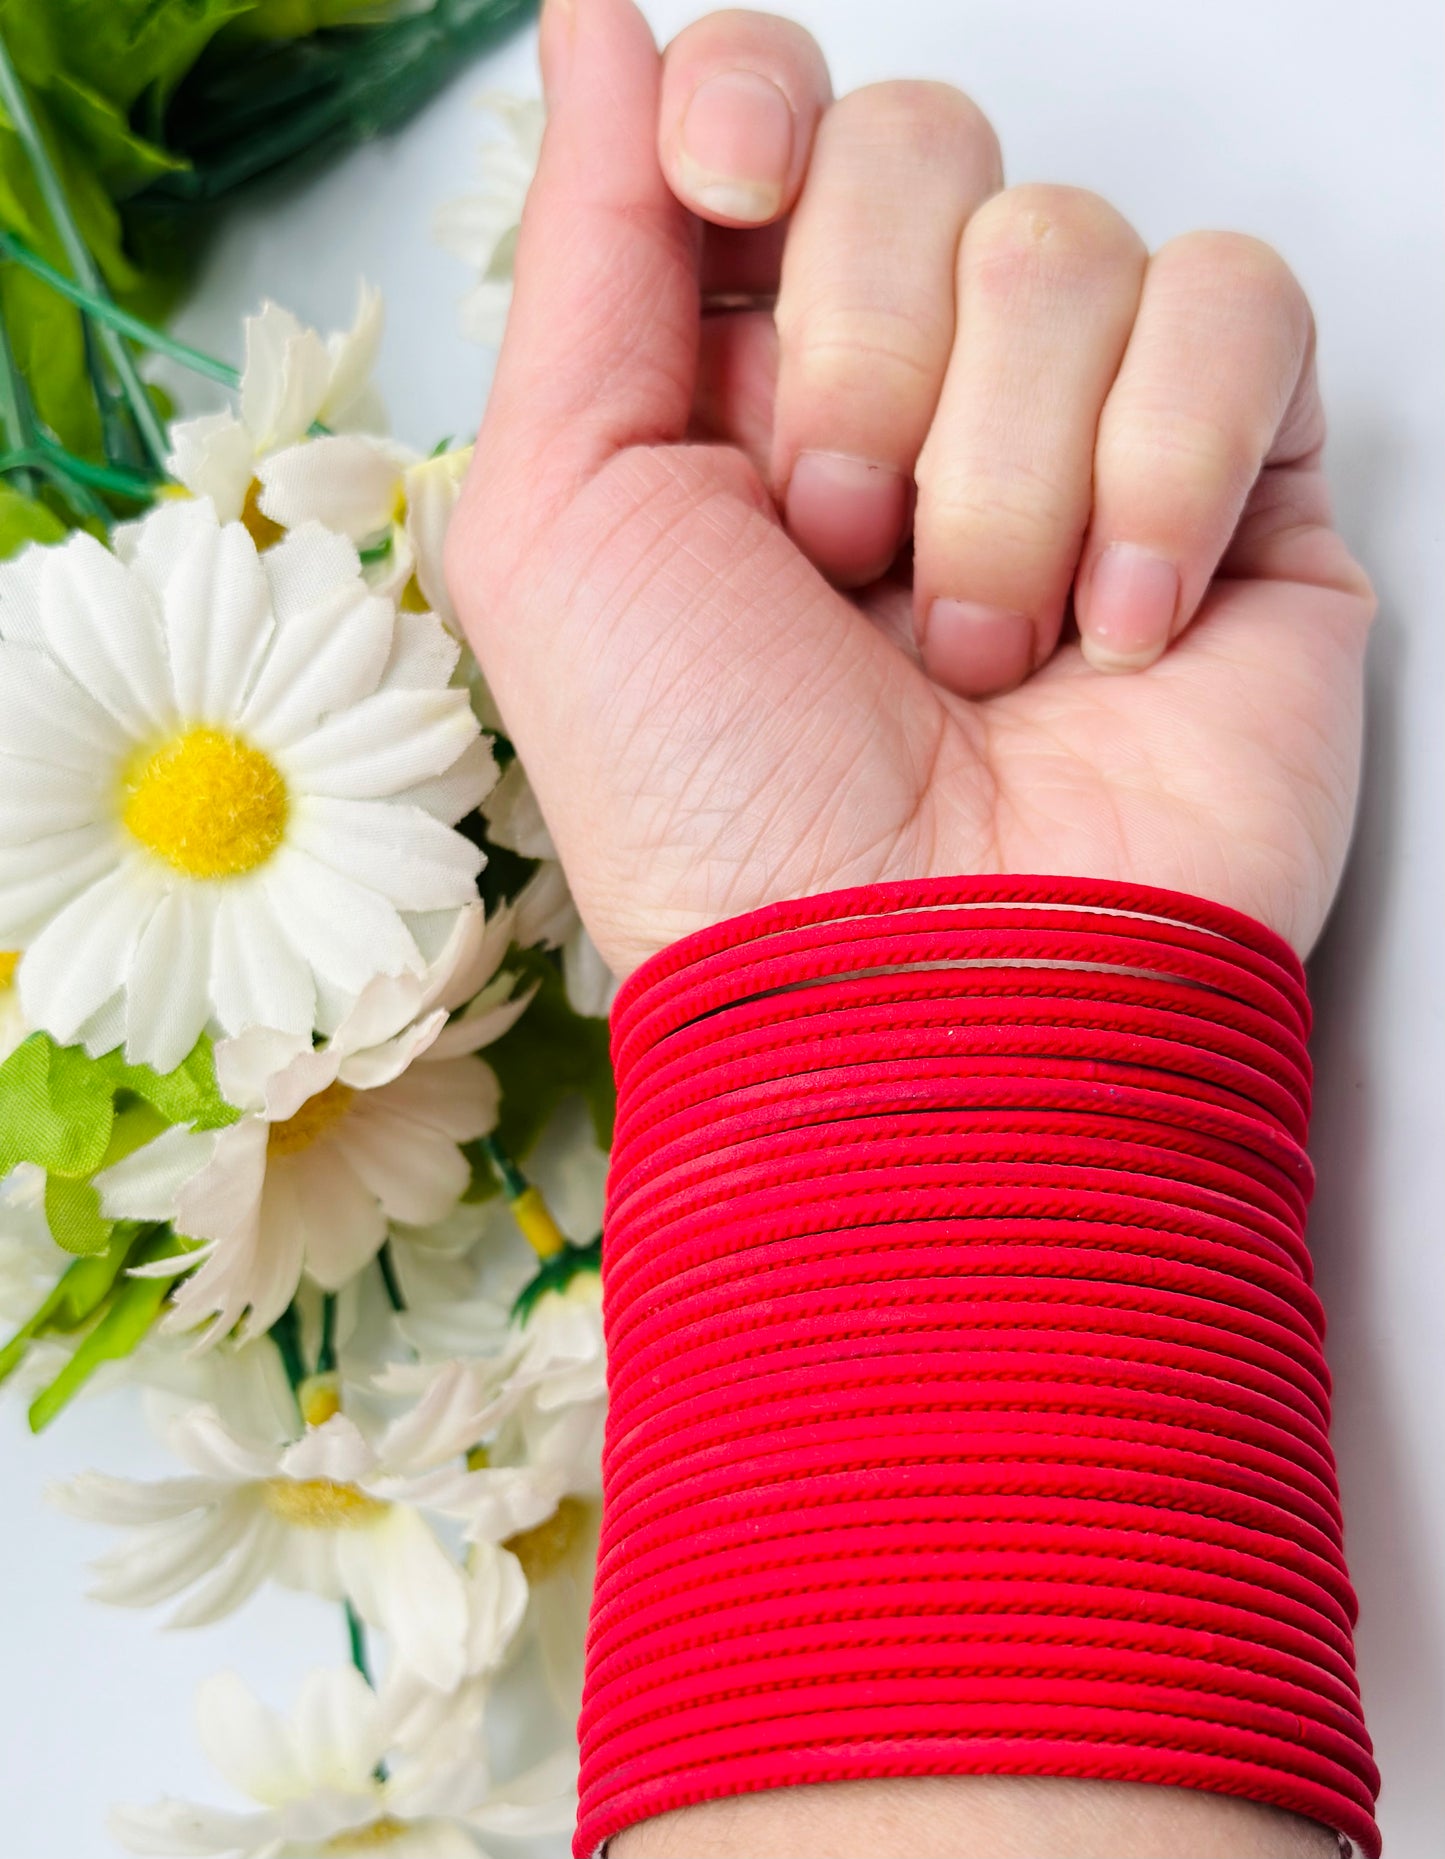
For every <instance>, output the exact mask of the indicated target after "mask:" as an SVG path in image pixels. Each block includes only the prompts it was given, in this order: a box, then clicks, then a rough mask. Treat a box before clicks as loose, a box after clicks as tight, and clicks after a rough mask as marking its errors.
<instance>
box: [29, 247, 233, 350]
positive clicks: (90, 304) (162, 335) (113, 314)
mask: <svg viewBox="0 0 1445 1859" xmlns="http://www.w3.org/2000/svg"><path fill="white" fill-rule="evenodd" d="M0 258H9V259H13V260H14V262H15V263H16V264H17V265H19V266H20V267H21V268H22V269H23V270H25V271H29V272H31V273H32V274H33V275H34V276H35V277H37V278H41V279H43V280H44V281H45V283H47V284H48V285H49V286H50V288H51V289H52V290H53V291H55V292H56V293H57V294H58V295H59V296H61V297H65V298H68V299H69V301H70V302H71V303H74V304H78V305H79V306H80V308H81V309H82V310H84V311H85V313H86V315H87V316H89V317H90V318H92V320H93V321H95V322H97V323H102V324H104V326H105V327H106V328H107V329H113V330H114V331H115V332H116V334H117V335H122V336H129V337H130V339H131V341H132V342H138V343H139V344H140V346H141V347H142V348H144V349H151V350H153V351H154V353H155V354H157V355H164V356H166V357H167V358H168V359H169V360H171V361H173V362H178V363H179V364H180V366H181V367H183V368H189V369H190V371H191V373H192V374H200V375H204V376H205V377H206V379H207V380H208V381H219V382H220V383H221V385H222V387H239V386H240V385H241V371H240V369H239V368H233V367H232V366H231V364H230V363H229V362H226V361H217V359H216V357H215V356H214V355H207V354H206V353H205V351H204V350H202V349H193V348H192V347H191V345H190V343H189V342H181V341H179V340H178V339H177V338H176V337H175V336H169V335H167V334H166V332H165V331H164V330H163V329H153V328H152V327H151V325H150V324H149V323H147V322H144V321H143V320H142V319H141V318H140V317H138V316H132V315H131V313H130V311H129V310H122V309H121V307H120V305H119V304H118V303H113V302H112V301H111V300H110V298H109V297H97V296H95V295H94V294H93V293H92V292H91V291H88V290H85V289H84V288H83V287H82V286H81V285H79V284H77V283H76V282H75V280H74V279H73V278H68V277H66V275H65V273H64V272H63V271H57V270H56V269H55V266H54V265H49V264H47V263H46V262H45V260H44V259H43V258H42V257H41V256H40V254H39V253H38V252H32V251H31V249H30V247H29V246H28V245H26V244H25V242H24V240H23V239H18V238H17V237H16V236H15V234H14V233H13V232H0Z"/></svg>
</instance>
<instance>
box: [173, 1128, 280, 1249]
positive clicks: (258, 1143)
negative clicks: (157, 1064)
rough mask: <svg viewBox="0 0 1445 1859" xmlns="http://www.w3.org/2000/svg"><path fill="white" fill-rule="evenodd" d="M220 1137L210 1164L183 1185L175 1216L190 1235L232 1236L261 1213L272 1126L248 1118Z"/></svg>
mask: <svg viewBox="0 0 1445 1859" xmlns="http://www.w3.org/2000/svg"><path fill="white" fill-rule="evenodd" d="M214 1137H215V1147H214V1149H213V1150H212V1152H211V1156H210V1159H209V1160H208V1161H207V1163H206V1166H205V1168H204V1169H201V1170H200V1171H198V1172H197V1173H196V1174H194V1175H192V1176H191V1177H190V1179H189V1180H188V1181H187V1182H186V1183H185V1184H184V1186H183V1187H181V1188H180V1189H178V1190H177V1193H176V1202H175V1208H176V1210H175V1213H174V1215H173V1216H172V1218H173V1219H174V1220H175V1223H176V1227H177V1230H178V1231H180V1232H182V1233H184V1234H185V1235H186V1236H187V1238H189V1239H219V1240H227V1241H229V1240H232V1239H233V1238H235V1237H236V1235H238V1234H241V1233H244V1232H245V1231H246V1230H247V1229H248V1228H249V1227H250V1226H251V1224H252V1222H253V1221H254V1218H255V1212H256V1208H257V1206H258V1204H259V1202H260V1198H261V1184H262V1182H263V1181H264V1179H265V1174H266V1138H267V1125H266V1124H265V1122H264V1121H263V1120H262V1119H261V1118H260V1117H255V1116H251V1117H242V1119H241V1121H240V1122H239V1123H233V1124H231V1125H230V1127H229V1128H228V1129H224V1130H219V1131H216V1132H214ZM157 1140H159V1138H157Z"/></svg>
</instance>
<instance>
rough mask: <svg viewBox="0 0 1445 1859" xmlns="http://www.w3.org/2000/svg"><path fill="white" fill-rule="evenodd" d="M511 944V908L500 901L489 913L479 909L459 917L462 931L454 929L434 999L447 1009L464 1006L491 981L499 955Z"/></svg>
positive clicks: (498, 965) (503, 953)
mask: <svg viewBox="0 0 1445 1859" xmlns="http://www.w3.org/2000/svg"><path fill="white" fill-rule="evenodd" d="M511 944H512V907H511V905H510V904H499V905H498V906H497V907H496V909H494V910H493V911H492V912H491V914H490V915H489V916H486V917H483V915H482V913H481V911H480V910H479V909H478V910H474V911H467V912H466V913H465V914H464V915H463V917H462V918H461V934H460V935H457V934H456V933H455V932H454V937H453V940H452V942H451V945H450V946H449V947H448V949H447V951H446V953H445V957H444V960H445V961H446V963H447V967H446V968H445V969H441V964H440V963H439V964H438V967H439V969H441V972H442V973H443V975H444V979H443V981H442V984H441V986H440V987H439V988H438V990H437V993H436V998H437V999H438V1000H440V1002H441V1004H442V1005H443V1006H444V1007H446V1008H447V1009H448V1010H449V1011H452V1012H454V1011H455V1010H456V1009H457V1008H458V1007H461V1006H464V1005H465V1004H466V1003H467V1002H468V1001H469V1000H471V999H472V998H473V996H474V995H477V994H479V993H480V992H481V990H482V989H483V988H484V987H486V985H487V983H488V982H489V981H491V979H492V977H493V976H494V975H495V974H496V972H497V970H498V969H499V968H500V967H501V965H502V958H503V957H504V956H505V955H506V953H507V950H508V949H509V948H510V947H511Z"/></svg>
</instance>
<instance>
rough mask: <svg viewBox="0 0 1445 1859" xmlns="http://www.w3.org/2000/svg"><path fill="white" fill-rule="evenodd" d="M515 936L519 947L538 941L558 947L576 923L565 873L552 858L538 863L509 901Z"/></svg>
mask: <svg viewBox="0 0 1445 1859" xmlns="http://www.w3.org/2000/svg"><path fill="white" fill-rule="evenodd" d="M512 908H513V910H514V911H515V913H516V916H515V926H514V929H515V936H516V941H517V946H518V948H520V949H530V948H531V947H532V946H533V944H534V943H540V944H541V946H542V947H543V948H544V949H556V948H559V947H560V946H561V945H562V944H563V943H564V942H566V940H567V938H568V937H569V936H570V935H571V934H572V932H573V930H574V929H576V927H577V924H578V922H579V920H580V919H579V918H578V915H577V906H576V904H574V903H573V901H572V893H571V892H570V891H569V890H568V888H567V874H566V873H565V872H564V871H563V870H562V867H561V865H560V864H559V863H558V862H557V861H556V860H555V859H548V860H547V861H546V862H545V863H544V864H542V865H539V866H538V868H537V869H536V871H534V872H533V873H532V875H531V877H530V878H529V879H528V880H527V882H526V883H525V884H524V885H523V886H522V888H521V890H520V891H519V892H518V893H517V895H516V897H515V898H514V899H513V901H512Z"/></svg>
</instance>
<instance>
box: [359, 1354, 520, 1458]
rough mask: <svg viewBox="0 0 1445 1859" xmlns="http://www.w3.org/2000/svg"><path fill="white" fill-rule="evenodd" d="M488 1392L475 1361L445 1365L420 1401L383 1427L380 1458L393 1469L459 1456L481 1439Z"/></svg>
mask: <svg viewBox="0 0 1445 1859" xmlns="http://www.w3.org/2000/svg"><path fill="white" fill-rule="evenodd" d="M492 1396H493V1389H492V1385H491V1381H490V1379H489V1378H488V1377H487V1376H486V1375H485V1374H484V1373H483V1372H482V1370H481V1366H480V1365H479V1364H478V1363H475V1362H447V1363H444V1364H443V1366H442V1367H441V1368H440V1369H438V1370H437V1372H436V1373H435V1374H434V1375H433V1376H432V1378H431V1380H430V1382H429V1383H428V1384H427V1386H426V1387H425V1389H424V1390H423V1392H422V1396H421V1399H420V1400H418V1401H417V1402H415V1403H414V1404H413V1406H411V1407H410V1408H409V1409H408V1410H407V1411H406V1413H404V1414H402V1415H401V1416H400V1418H399V1419H397V1420H395V1421H393V1422H392V1424H391V1425H390V1426H389V1427H388V1428H387V1430H386V1433H385V1435H384V1436H383V1438H382V1441H381V1446H380V1453H381V1457H382V1459H383V1460H384V1461H385V1463H386V1464H387V1465H388V1466H390V1467H392V1468H393V1469H394V1470H396V1471H423V1470H425V1469H426V1468H427V1467H428V1466H432V1465H440V1464H442V1463H443V1461H445V1460H447V1459H455V1458H457V1457H459V1456H460V1455H461V1454H462V1453H465V1452H467V1451H469V1450H470V1448H471V1447H473V1446H475V1445H476V1443H477V1441H478V1440H479V1439H480V1438H481V1437H482V1422H483V1417H484V1416H485V1415H486V1414H487V1412H488V1410H489V1409H490V1407H491V1406H492Z"/></svg>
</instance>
